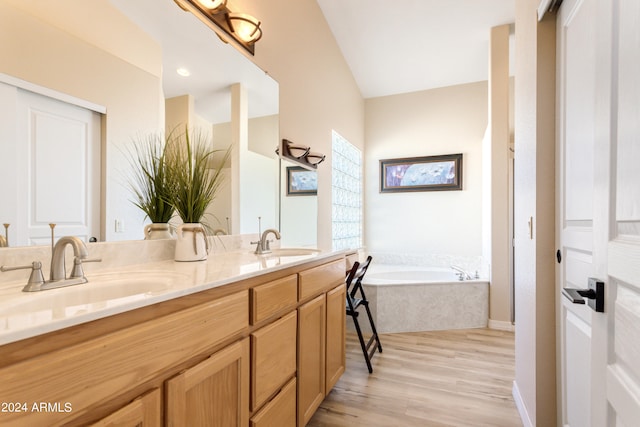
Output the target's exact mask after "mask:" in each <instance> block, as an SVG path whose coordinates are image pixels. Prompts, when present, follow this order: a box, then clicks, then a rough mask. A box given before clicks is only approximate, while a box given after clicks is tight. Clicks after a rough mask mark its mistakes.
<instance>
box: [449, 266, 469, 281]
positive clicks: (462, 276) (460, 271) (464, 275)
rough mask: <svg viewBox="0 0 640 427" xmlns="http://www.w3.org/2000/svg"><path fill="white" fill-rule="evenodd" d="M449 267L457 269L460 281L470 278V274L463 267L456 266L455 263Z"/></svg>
mask: <svg viewBox="0 0 640 427" xmlns="http://www.w3.org/2000/svg"><path fill="white" fill-rule="evenodd" d="M451 268H452V269H453V270H455V271H457V273H456V274H457V275H458V278H459V280H460V281H462V280H471V275H470V274H469V273H467V272H466V271H465V270H464V269H462V268H460V267H458V266H456V265H452V266H451Z"/></svg>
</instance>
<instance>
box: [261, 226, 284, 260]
mask: <svg viewBox="0 0 640 427" xmlns="http://www.w3.org/2000/svg"><path fill="white" fill-rule="evenodd" d="M269 234H273V235H274V236H276V239H278V240H280V232H279V231H278V230H276V229H275V228H269V229H267V230H264V233H262V236H261V237H260V241H258V242H256V243H257V246H256V251H255V253H256V254H258V255H262V254H268V253H271V248H270V247H269V243H270V242H271V240H267V237H268V236H269Z"/></svg>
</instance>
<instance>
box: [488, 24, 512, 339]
mask: <svg viewBox="0 0 640 427" xmlns="http://www.w3.org/2000/svg"><path fill="white" fill-rule="evenodd" d="M509 27H510V26H509V25H501V26H499V27H494V28H492V29H491V31H490V42H489V102H488V109H489V126H488V131H487V138H485V141H484V142H483V145H484V147H483V149H484V150H485V153H484V156H483V165H482V167H483V179H484V180H488V181H489V182H488V183H485V189H486V190H487V191H486V192H485V194H483V227H486V228H488V230H486V232H485V235H484V237H483V238H484V239H485V245H488V246H489V247H488V248H486V247H485V249H484V250H483V253H484V255H485V258H487V259H488V260H489V263H490V276H489V277H490V279H491V288H490V289H491V292H490V299H489V319H490V322H491V323H490V326H494V327H501V328H509V327H510V326H511V325H510V323H511V310H510V308H511V289H510V286H511V280H510V263H511V256H510V252H511V248H512V245H511V238H510V232H509V226H510V220H509V213H510V206H509V203H510V195H509V162H510V159H509V138H510V130H509Z"/></svg>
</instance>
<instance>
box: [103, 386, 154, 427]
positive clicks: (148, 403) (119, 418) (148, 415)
mask: <svg viewBox="0 0 640 427" xmlns="http://www.w3.org/2000/svg"><path fill="white" fill-rule="evenodd" d="M161 402H162V397H161V395H160V389H157V388H156V389H153V391H150V392H149V393H147V394H145V395H144V396H141V397H139V398H137V399H136V400H134V401H133V402H131V403H129V404H128V405H127V406H125V407H124V408H121V409H119V410H118V411H116V412H114V413H113V414H111V415H109V416H108V417H106V418H103V419H102V420H100V421H98V422H97V423H94V424H91V427H115V426H119V427H158V426H160V425H161V423H160V420H161V419H162V416H161V414H162V406H161Z"/></svg>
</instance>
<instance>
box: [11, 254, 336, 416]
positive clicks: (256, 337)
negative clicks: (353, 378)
mask: <svg viewBox="0 0 640 427" xmlns="http://www.w3.org/2000/svg"><path fill="white" fill-rule="evenodd" d="M257 258H258V257H256V256H255V255H253V254H251V255H246V254H243V255H242V256H240V257H238V256H236V255H224V254H223V255H216V256H213V257H210V259H209V260H208V261H206V262H204V263H182V264H181V263H174V262H173V261H165V262H162V263H156V264H154V265H153V266H152V267H153V268H150V269H149V271H153V272H154V274H155V276H152V277H156V278H157V279H156V280H158V281H161V279H162V277H163V268H167V271H166V275H167V276H169V275H170V274H173V275H175V276H176V277H178V278H180V277H182V276H180V275H179V274H184V279H180V280H184V281H192V282H193V283H184V284H183V285H180V286H177V287H174V288H172V290H170V291H167V290H166V289H165V290H164V291H159V292H157V293H156V294H155V295H152V296H151V297H149V298H148V300H146V301H144V302H140V301H136V302H134V303H133V304H134V305H133V306H132V307H129V306H127V305H126V304H127V303H126V302H125V303H123V304H125V305H124V307H126V309H122V307H121V308H120V309H116V310H115V311H116V312H113V311H114V309H113V308H109V307H107V306H106V305H104V307H103V309H99V310H98V312H101V313H103V314H102V315H101V314H97V315H96V314H94V315H92V317H88V318H86V317H85V318H83V317H82V316H83V315H82V314H81V313H80V314H78V315H77V316H75V318H76V320H75V321H69V320H67V322H71V323H74V322H75V323H76V324H64V323H59V324H58V325H57V326H55V327H49V326H48V323H47V322H45V323H44V324H41V325H39V326H34V327H33V328H31V331H29V330H26V331H22V332H20V334H22V335H20V339H16V340H13V341H11V342H6V340H5V342H6V343H5V344H4V345H2V346H0V402H1V404H2V407H0V424H1V425H3V426H37V425H43V426H44V425H47V426H54V425H69V426H77V425H93V426H112V425H118V426H163V425H166V426H198V425H202V426H224V427H228V426H283V427H284V426H295V425H298V426H304V425H305V424H306V423H307V422H308V421H309V419H310V418H311V416H312V415H313V413H314V412H315V410H316V409H317V407H318V405H319V404H320V402H322V400H323V399H324V397H325V396H326V394H327V393H328V392H329V391H330V390H331V388H332V387H333V386H334V384H335V382H336V381H337V380H338V378H339V377H340V376H341V374H342V373H343V372H344V369H345V307H344V304H345V285H344V278H345V270H346V264H345V255H344V254H343V253H318V254H314V255H312V256H306V257H281V258H277V260H276V258H274V257H272V258H269V259H270V260H271V261H270V262H271V264H269V259H267V258H264V259H261V261H260V263H259V265H258V267H255V264H256V261H255V260H256V259H257ZM239 259H244V260H245V261H239ZM248 259H251V260H252V261H251V267H246V266H245V268H243V267H242V262H246V260H248ZM274 260H275V261H274ZM233 263H235V264H239V265H234V267H233V268H229V267H228V265H230V264H233ZM190 269H191V270H192V271H190ZM247 269H248V271H250V272H249V273H246V272H244V273H243V272H242V271H247ZM170 271H171V272H172V273H170ZM175 271H178V273H179V274H178V273H175ZM232 271H235V273H230V272H232ZM111 274H113V273H111ZM140 275H142V274H140ZM140 275H139V276H140ZM87 276H88V277H89V280H90V282H89V283H87V284H84V285H79V286H77V287H76V289H77V290H78V291H82V289H83V288H82V287H83V286H91V275H90V274H89V273H88V274H87ZM96 277H99V275H96ZM123 277H124V278H123V279H119V280H123V281H126V272H124V273H123ZM131 277H132V278H134V279H136V277H138V276H135V275H132V276H131ZM134 279H131V280H132V281H133V280H134ZM136 280H138V279H136ZM176 280H178V279H176ZM96 286H97V285H96ZM132 286H133V285H132ZM85 289H87V288H85ZM57 291H58V290H51V291H44V292H57ZM73 291H74V290H73V289H68V290H64V291H61V292H60V293H62V292H66V293H67V294H68V295H71V294H72V293H73ZM85 292H86V291H85ZM163 292H164V293H163ZM151 294H153V292H152V293H151ZM28 297H34V298H35V299H38V298H41V296H40V295H24V296H22V295H21V296H20V298H28ZM125 300H126V299H125ZM100 310H102V311H100ZM110 310H111V311H110ZM118 311H119V312H118ZM104 313H108V315H104ZM36 315H37V314H34V316H36ZM77 319H80V320H77ZM87 319H91V320H87ZM53 323H55V322H53ZM61 325H62V326H61ZM5 327H7V325H5ZM48 327H49V329H55V330H47V328H48ZM29 335H30V336H29Z"/></svg>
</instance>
